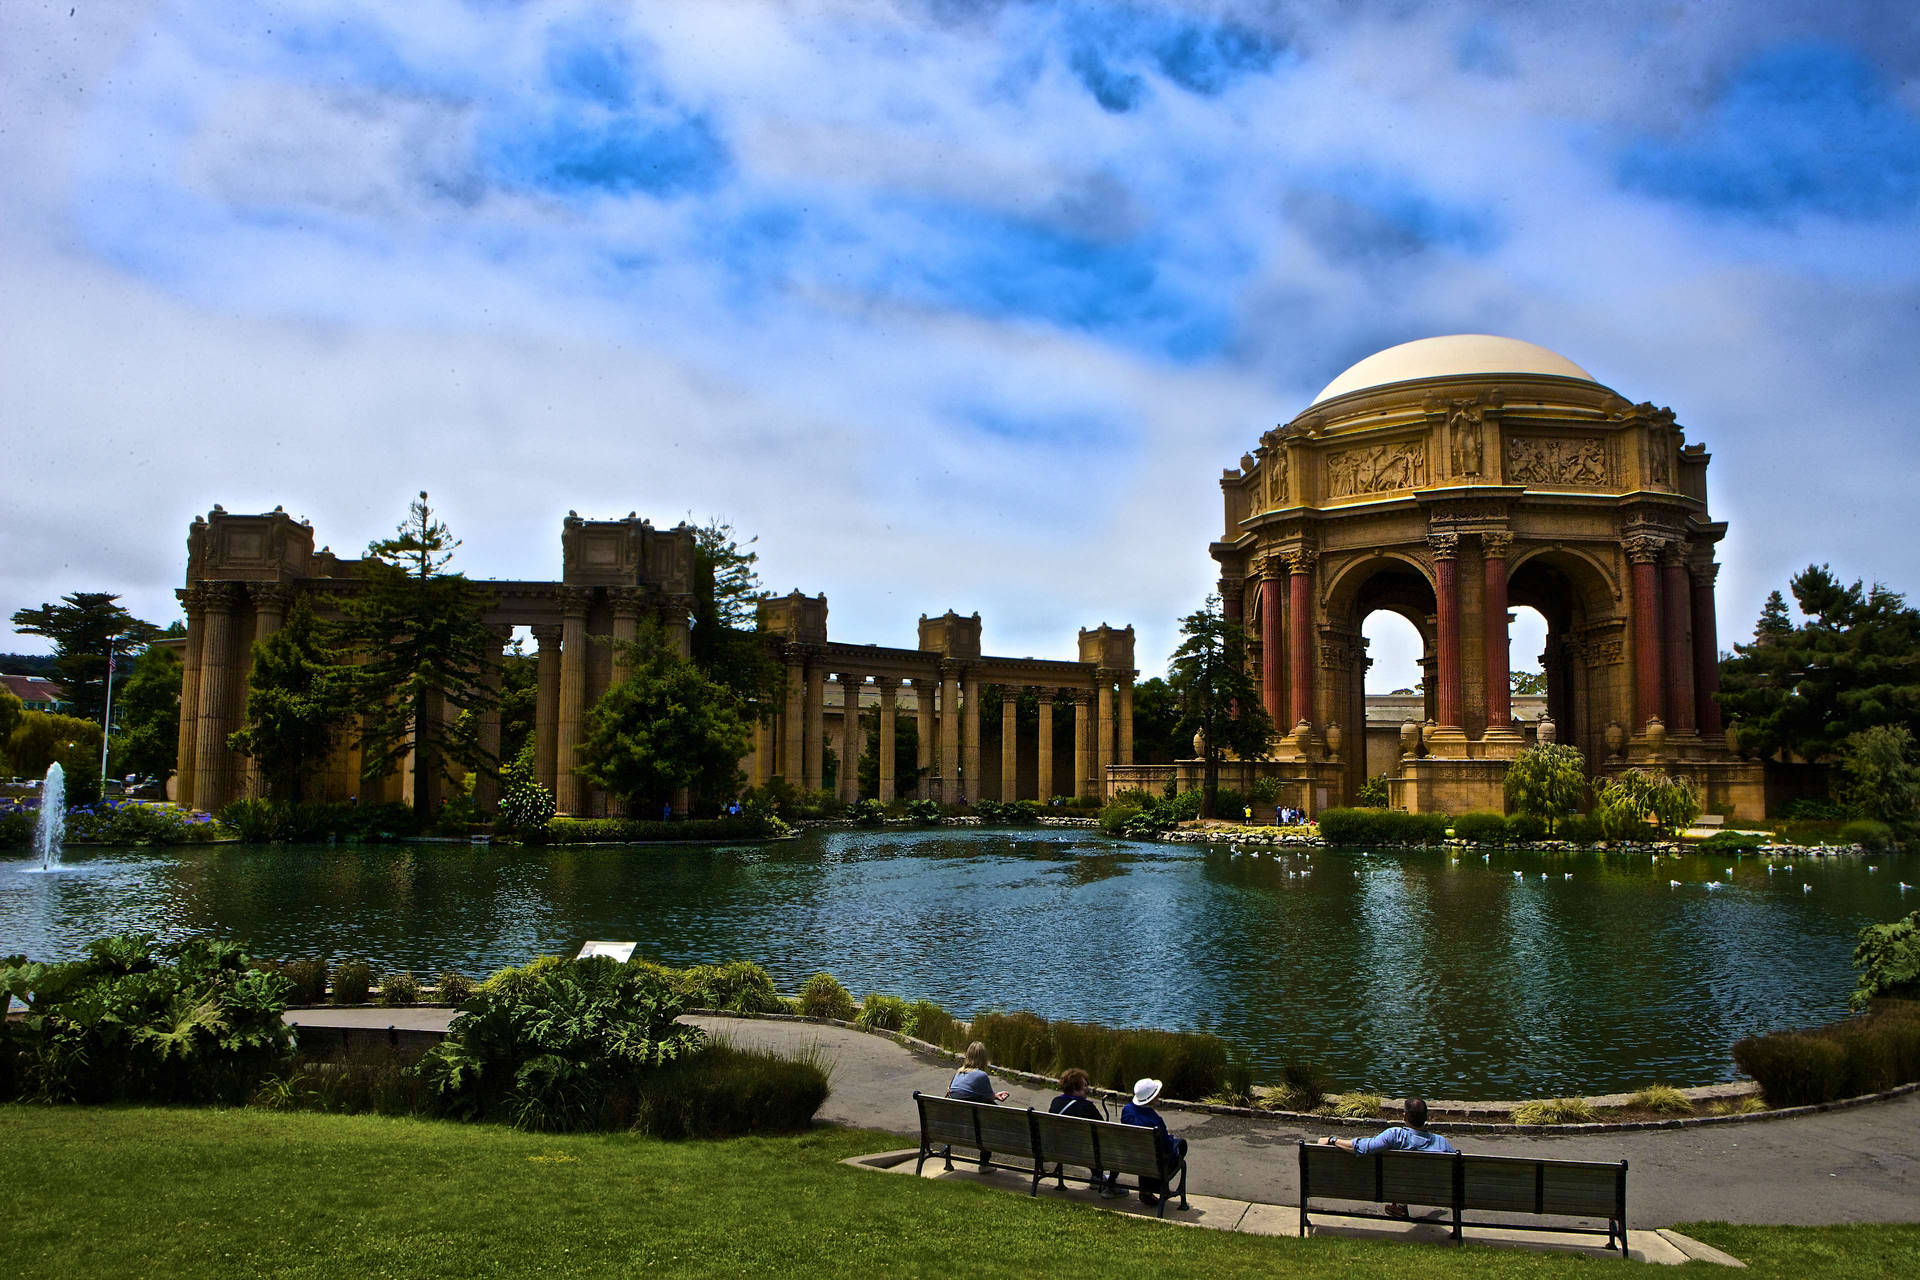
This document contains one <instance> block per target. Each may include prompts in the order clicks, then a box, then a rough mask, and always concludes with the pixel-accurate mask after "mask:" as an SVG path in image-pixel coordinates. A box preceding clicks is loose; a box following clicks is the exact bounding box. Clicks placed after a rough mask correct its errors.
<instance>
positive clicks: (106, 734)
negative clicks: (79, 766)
mask: <svg viewBox="0 0 1920 1280" xmlns="http://www.w3.org/2000/svg"><path fill="white" fill-rule="evenodd" d="M112 736H113V642H112V641H111V640H109V641H108V642H107V709H106V710H105V711H103V712H101V713H100V791H101V793H102V794H103V795H104V794H105V793H106V789H107V740H108V739H109V738H111V737H112Z"/></svg>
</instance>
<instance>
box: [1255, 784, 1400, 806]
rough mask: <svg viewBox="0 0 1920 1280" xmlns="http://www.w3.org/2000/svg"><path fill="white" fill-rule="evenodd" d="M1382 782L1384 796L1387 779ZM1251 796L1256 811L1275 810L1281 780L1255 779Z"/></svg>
mask: <svg viewBox="0 0 1920 1280" xmlns="http://www.w3.org/2000/svg"><path fill="white" fill-rule="evenodd" d="M1367 781H1368V782H1369V783H1371V782H1372V781H1373V779H1371V778H1369V779H1367ZM1380 782H1381V791H1382V794H1385V788H1386V779H1385V778H1382V779H1381V780H1380ZM1366 790H1367V789H1366V787H1361V788H1360V793H1361V794H1362V795H1365V794H1366ZM1251 794H1252V796H1253V807H1254V808H1256V809H1271V808H1273V806H1274V805H1276V804H1278V803H1280V779H1278V778H1273V777H1263V778H1255V779H1254V780H1253V788H1252V791H1251ZM1361 803H1362V804H1364V803H1366V802H1365V801H1364V800H1363V801H1361Z"/></svg>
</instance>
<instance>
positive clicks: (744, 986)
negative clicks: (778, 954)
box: [679, 960, 790, 1013]
mask: <svg viewBox="0 0 1920 1280" xmlns="http://www.w3.org/2000/svg"><path fill="white" fill-rule="evenodd" d="M679 977H680V983H681V986H682V988H683V989H684V990H685V991H686V993H687V999H688V1000H689V1001H691V1002H692V1004H693V1006H694V1007H695V1008H699V1009H718V1010H720V1011H722V1012H724V1013H786V1012H788V1011H789V1008H790V1006H789V1005H788V1004H787V1002H786V1001H785V1000H784V999H782V998H781V996H780V993H779V992H778V991H776V990H774V986H773V975H772V974H770V973H768V972H767V971H766V970H765V969H762V968H761V967H760V966H759V965H757V964H751V963H749V962H747V961H745V960H730V961H728V962H727V963H726V964H701V965H695V966H694V967H693V968H691V969H683V970H681V971H680V975H679Z"/></svg>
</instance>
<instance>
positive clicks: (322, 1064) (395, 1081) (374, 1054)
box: [247, 1040, 433, 1116]
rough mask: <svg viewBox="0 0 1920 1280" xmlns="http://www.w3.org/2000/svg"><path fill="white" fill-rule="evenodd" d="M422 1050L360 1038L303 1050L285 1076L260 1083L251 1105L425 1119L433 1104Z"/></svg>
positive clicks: (280, 1075) (276, 1108)
mask: <svg viewBox="0 0 1920 1280" xmlns="http://www.w3.org/2000/svg"><path fill="white" fill-rule="evenodd" d="M419 1058H420V1050H418V1049H396V1048H392V1047H389V1046H388V1045H385V1044H370V1043H367V1042H365V1041H361V1040H356V1041H353V1042H350V1043H349V1044H346V1045H341V1046H336V1047H331V1048H328V1049H326V1050H322V1051H320V1052H318V1053H309V1052H306V1051H301V1052H300V1053H298V1054H297V1055H296V1056H295V1057H294V1059H293V1062H292V1063H291V1065H290V1066H289V1067H288V1069H287V1070H286V1071H284V1072H281V1073H277V1074H274V1075H269V1076H267V1077H266V1078H264V1079H263V1080H261V1081H260V1083H259V1085H258V1086H257V1087H256V1088H255V1089H254V1091H253V1096H252V1097H251V1098H249V1099H248V1100H247V1105H248V1106H250V1107H258V1108H261V1109H263V1110H267V1111H324V1112H332V1113H336V1114H350V1115H383V1116H426V1115H431V1114H433V1100H432V1098H431V1096H430V1095H429V1093H428V1091H427V1087H426V1083H425V1081H423V1080H422V1079H421V1077H420V1073H419V1072H418V1071H416V1070H414V1067H415V1065H416V1064H417V1063H418V1061H419Z"/></svg>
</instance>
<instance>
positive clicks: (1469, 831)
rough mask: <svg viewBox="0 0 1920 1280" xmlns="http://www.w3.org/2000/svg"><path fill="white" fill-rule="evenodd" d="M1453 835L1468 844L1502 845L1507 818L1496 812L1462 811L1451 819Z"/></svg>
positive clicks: (1505, 835)
mask: <svg viewBox="0 0 1920 1280" xmlns="http://www.w3.org/2000/svg"><path fill="white" fill-rule="evenodd" d="M1453 835H1454V838H1455V839H1457V840H1465V841H1466V842H1467V843H1469V844H1491V845H1504V844H1505V843H1506V842H1507V820H1506V817H1505V816H1504V815H1502V814H1498V813H1484V812H1483V813H1463V814H1461V815H1460V816H1459V817H1457V818H1455V819H1454V820H1453Z"/></svg>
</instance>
